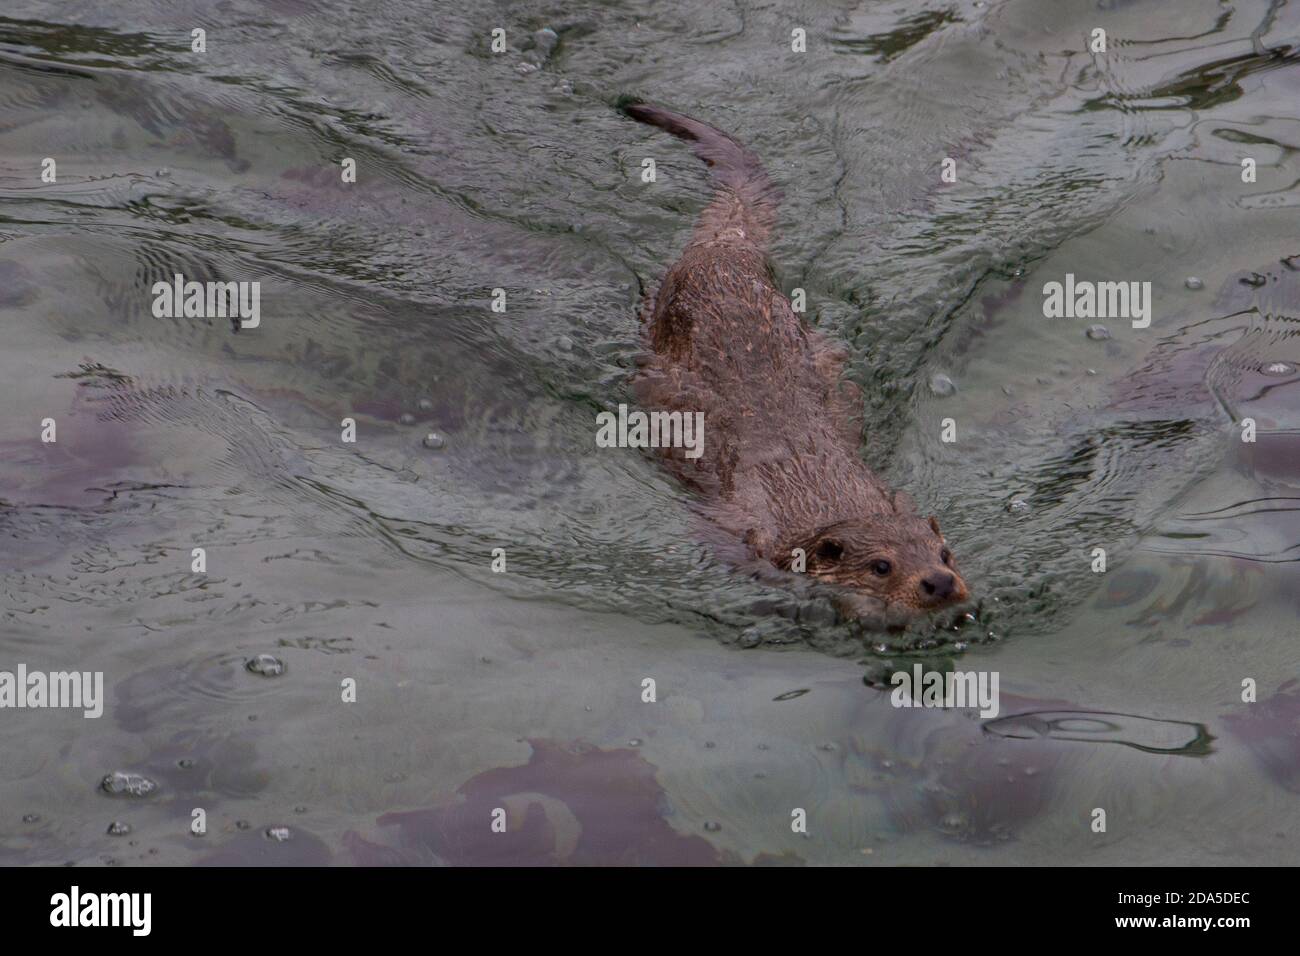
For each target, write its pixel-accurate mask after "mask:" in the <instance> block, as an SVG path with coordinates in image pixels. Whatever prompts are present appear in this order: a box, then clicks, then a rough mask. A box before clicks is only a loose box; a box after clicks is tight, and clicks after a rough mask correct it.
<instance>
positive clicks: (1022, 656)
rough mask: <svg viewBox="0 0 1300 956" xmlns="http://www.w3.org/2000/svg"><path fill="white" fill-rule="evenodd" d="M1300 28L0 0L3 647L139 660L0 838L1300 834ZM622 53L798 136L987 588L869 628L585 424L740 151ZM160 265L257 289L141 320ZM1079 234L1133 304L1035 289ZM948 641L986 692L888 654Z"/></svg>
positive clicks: (1077, 858) (1051, 858) (810, 272)
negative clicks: (1051, 299)
mask: <svg viewBox="0 0 1300 956" xmlns="http://www.w3.org/2000/svg"><path fill="white" fill-rule="evenodd" d="M497 27H500V28H504V29H505V31H506V39H507V49H506V50H505V52H502V53H495V54H494V53H492V52H491V49H490V43H491V32H492V30H493V29H494V28H497ZM1099 27H1100V28H1103V29H1105V30H1106V32H1107V37H1108V50H1107V52H1106V53H1104V54H1101V53H1091V52H1089V49H1088V46H1089V42H1090V37H1091V35H1092V31H1093V30H1094V29H1096V28H1099ZM194 28H202V29H204V30H205V31H206V41H207V49H206V52H204V53H201V54H200V53H195V52H193V51H192V50H191V39H190V31H191V30H192V29H194ZM795 28H802V29H803V30H805V31H806V34H807V37H808V49H807V52H805V53H801V54H800V53H794V52H792V51H791V49H790V38H791V31H792V30H793V29H795ZM543 29H549V30H552V31H554V34H555V38H552V37H551V36H550V35H549V34H538V32H537V31H540V30H543ZM1298 44H1300V12H1297V8H1296V7H1295V6H1294V5H1290V6H1288V5H1286V4H1284V3H1280V2H1274V3H1268V2H1253V3H1252V2H1244V0H1242V2H1232V3H1221V2H1218V0H1181V2H1177V3H1174V2H1154V0H1130V2H1118V0H1117V2H1099V3H1092V2H1068V0H1055V2H1048V0H1008V2H995V0H989V2H987V3H976V2H973V0H972V2H960V3H943V2H916V3H901V2H898V3H850V2H838V3H832V2H826V0H815V2H811V3H801V4H788V3H750V2H748V0H740V2H738V3H734V4H699V3H681V2H676V0H672V2H654V3H650V2H642V3H628V2H623V0H617V2H612V3H604V2H602V3H594V2H586V3H583V2H578V3H565V4H559V3H539V2H526V3H510V4H506V3H481V4H475V5H472V9H470V10H468V11H467V10H466V9H465V7H464V5H461V4H450V3H447V4H443V3H433V4H430V3H416V2H410V0H406V2H384V3H347V2H322V3H315V2H308V0H268V2H265V3H255V2H252V0H232V2H226V3H221V4H204V3H197V2H189V3H187V2H179V3H171V2H168V3H162V2H144V3H136V4H131V5H129V8H128V6H127V5H109V4H103V3H88V2H77V0H70V2H60V3H50V2H33V0H13V2H11V3H10V4H8V5H7V6H6V10H5V13H4V16H3V17H0V200H2V205H0V320H2V322H3V325H2V326H0V328H2V329H3V332H0V336H2V338H0V342H2V343H3V348H2V349H0V382H3V386H2V388H3V394H4V398H5V408H6V414H5V415H4V416H2V417H0V542H3V543H2V544H0V573H2V574H3V579H2V588H0V595H2V597H3V600H2V601H0V670H13V669H14V668H15V667H17V665H18V664H20V663H21V664H25V665H26V666H27V667H28V668H30V669H41V670H49V671H53V670H65V669H66V670H77V671H102V672H103V673H104V681H105V691H106V698H107V699H106V703H105V709H104V715H103V717H101V718H99V719H97V720H87V719H83V718H82V716H81V715H80V713H79V712H71V711H56V710H44V711H20V710H0V862H3V863H8V864H20V863H63V862H69V861H72V862H76V863H78V864H90V865H94V864H137V863H172V864H175V863H213V862H218V863H270V864H275V863H321V864H351V863H439V862H441V863H451V864H461V863H551V862H570V863H728V862H744V863H749V862H759V863H799V862H805V863H811V864H840V865H844V864H847V865H873V864H896V863H921V864H929V863H937V862H951V863H959V864H978V863H987V864H994V865H1014V864H1043V863H1064V864H1120V863H1159V864H1183V863H1189V864H1209V863H1247V864H1249V863H1290V864H1294V863H1297V862H1300V849H1297V844H1296V839H1295V836H1294V834H1295V833H1296V832H1297V830H1300V826H1298V824H1300V810H1298V809H1297V801H1296V799H1295V797H1296V794H1297V792H1300V681H1297V678H1298V677H1300V667H1298V665H1300V643H1298V638H1297V631H1296V611H1297V598H1296V594H1297V589H1296V586H1295V583H1296V571H1295V562H1296V558H1297V553H1298V552H1300V375H1298V374H1297V373H1296V371H1295V366H1296V365H1298V364H1300V343H1298V341H1297V337H1296V330H1297V327H1298V326H1297V317H1298V316H1300V273H1297V271H1296V270H1297V268H1298V267H1300V258H1297V257H1300V237H1298V236H1297V234H1296V229H1295V223H1296V207H1297V205H1300V191H1298V190H1297V183H1300V159H1298V155H1297V149H1298V148H1300V123H1298V121H1297V119H1296V117H1295V104H1296V102H1297V95H1298V94H1300V72H1298V71H1297V68H1296V67H1297V56H1298V55H1297V52H1296V51H1297V45H1298ZM627 93H634V94H639V95H641V96H644V97H645V98H647V99H649V100H651V101H654V102H660V103H663V104H664V105H667V106H670V107H672V108H675V109H679V110H682V111H684V112H687V113H691V114H693V115H697V116H699V117H701V118H702V119H704V120H706V121H708V122H711V123H714V124H716V125H718V126H719V127H721V128H724V129H726V130H728V131H730V132H732V133H734V134H735V135H736V136H737V137H738V138H739V139H741V140H743V141H745V142H747V143H749V144H750V145H752V146H753V148H754V149H755V151H756V152H757V153H759V155H760V156H761V157H762V158H763V160H764V162H765V163H766V165H767V168H768V170H769V171H770V173H771V175H772V178H773V179H774V180H775V181H776V182H777V183H778V184H779V185H780V187H781V189H782V191H783V192H784V195H785V200H784V204H783V206H782V211H781V221H780V225H779V227H778V230H777V234H776V240H775V243H774V247H773V249H772V261H773V266H774V269H775V273H776V276H777V279H778V281H779V283H780V284H781V285H782V287H783V288H785V289H787V290H791V289H793V288H795V287H800V288H803V289H805V290H806V292H807V297H808V313H809V317H810V320H811V321H812V322H813V324H815V325H816V326H817V327H818V328H820V329H821V330H822V331H823V332H825V333H826V334H827V335H829V336H830V337H832V338H834V339H836V340H838V341H842V342H844V343H845V344H847V345H848V346H849V348H850V352H851V356H852V358H851V362H850V366H851V375H852V377H853V378H854V379H855V380H857V381H858V382H859V383H860V384H861V385H862V386H863V391H864V397H865V405H866V407H865V419H866V423H867V425H866V430H865V431H866V434H865V442H864V455H865V456H866V458H867V460H868V461H870V462H871V463H872V465H873V466H875V467H876V468H878V469H879V470H880V471H881V472H882V473H883V474H885V475H886V476H887V477H888V478H889V480H890V481H891V482H892V483H894V484H896V485H899V486H902V487H905V488H907V489H908V490H909V491H910V492H911V493H912V494H913V496H914V497H915V498H916V499H917V501H918V502H919V503H920V504H921V505H922V507H923V508H926V509H928V510H931V511H934V512H936V513H937V514H938V515H939V516H940V519H941V521H942V523H943V526H944V530H945V533H946V534H947V537H948V539H949V541H950V542H951V544H952V545H953V548H954V550H955V551H956V553H957V554H958V556H959V558H960V560H961V566H962V569H963V571H964V573H965V574H966V576H967V579H968V581H969V582H970V584H971V585H972V588H973V589H974V591H975V593H976V596H977V597H978V598H979V599H980V602H981V603H980V607H979V609H978V613H977V615H976V620H974V621H971V622H967V623H966V624H965V625H964V626H961V627H959V628H958V629H956V630H950V629H931V630H926V629H920V630H918V631H914V632H911V633H909V634H906V635H873V634H863V633H861V632H860V631H859V630H858V629H856V628H854V627H852V626H849V625H848V624H846V623H845V622H843V621H839V620H837V619H836V617H835V615H834V613H833V611H832V610H831V608H830V606H829V604H828V603H827V602H826V600H825V598H824V597H816V596H810V595H807V594H802V593H796V592H793V591H789V590H785V589H781V588H777V587H773V586H769V585H764V584H760V583H758V582H755V581H752V580H749V579H747V578H746V577H745V576H743V575H741V574H737V573H736V572H735V571H734V570H732V569H730V568H729V567H728V566H727V565H726V564H725V563H723V562H721V561H720V560H718V559H717V558H716V556H714V555H713V554H712V553H711V552H710V550H709V549H708V547H707V546H706V545H705V544H704V543H703V538H702V537H701V535H700V534H699V529H698V527H697V526H696V523H695V519H694V518H693V516H692V511H691V508H690V499H689V496H688V495H687V494H686V493H685V492H684V491H683V490H682V489H681V488H680V487H679V486H677V485H676V484H675V483H674V482H673V481H672V480H671V478H670V477H669V476H667V475H666V474H665V473H664V472H663V471H662V470H661V469H660V468H659V467H658V466H657V464H656V463H655V462H654V461H653V460H652V459H651V458H649V457H648V456H645V455H643V454H641V453H640V452H637V451H635V450H615V449H598V448H596V447H595V443H594V432H595V424H594V416H595V414H596V413H597V412H598V411H601V410H603V409H608V408H614V407H616V406H617V405H618V404H619V403H620V402H626V401H630V399H631V390H630V388H629V379H630V376H631V374H632V372H633V370H634V368H635V365H636V360H637V356H638V353H639V352H640V350H641V348H642V345H641V343H640V340H639V330H638V322H637V311H638V308H639V305H640V301H641V297H642V294H643V291H644V290H646V289H650V288H653V286H654V284H655V283H656V282H657V281H658V278H659V276H660V275H662V273H663V271H664V269H665V268H666V267H667V266H668V265H669V264H670V263H671V262H672V261H673V259H674V258H675V256H676V255H677V253H678V252H679V251H680V250H681V248H682V246H683V244H684V243H685V241H686V239H687V237H688V235H689V233H690V229H691V226H692V224H693V221H694V217H695V216H696V214H697V213H698V211H699V210H700V209H701V208H702V206H703V205H704V204H705V202H707V200H708V197H709V195H710V186H709V183H708V180H707V176H706V172H705V170H704V168H703V167H702V166H701V165H700V164H699V162H698V161H697V160H696V159H695V158H694V157H693V156H692V155H691V154H690V152H689V150H688V149H686V148H685V147H684V146H683V145H682V144H681V143H679V142H677V141H674V140H672V139H671V138H670V137H667V136H665V135H663V134H662V133H659V132H657V131H655V130H653V129H649V128H647V127H644V126H640V125H638V124H636V123H633V122H631V121H629V120H627V119H625V118H624V117H622V116H621V115H620V114H619V113H618V112H617V111H616V110H615V109H614V108H613V104H614V102H615V101H616V99H617V98H618V97H619V96H620V95H623V94H627ZM47 157H48V158H53V159H54V160H55V161H56V163H57V179H56V180H55V181H54V182H43V181H42V179H41V170H42V162H43V160H44V159H46V158H47ZM645 157H653V158H654V159H655V160H656V164H657V170H658V176H657V181H656V182H655V183H654V184H646V183H643V182H642V181H641V177H640V173H641V163H642V159H643V158H645ZM344 158H352V159H354V160H355V161H356V168H357V181H356V182H355V183H343V182H342V181H341V177H340V173H339V169H340V165H339V164H340V162H341V160H342V159H344ZM945 158H952V159H955V160H956V170H957V176H956V182H951V183H948V182H944V181H942V179H941V170H942V163H943V160H944V159H945ZM1244 158H1250V159H1253V160H1254V161H1255V163H1256V177H1255V181H1253V182H1243V181H1242V165H1241V163H1242V160H1243V159H1244ZM178 272H179V273H183V274H184V275H185V276H186V277H187V278H189V279H197V280H199V281H207V280H214V281H215V280H221V281H227V280H228V281H254V280H256V281H259V282H260V283H261V323H260V325H259V326H258V327H257V328H255V329H242V330H240V331H238V332H235V331H233V329H232V326H231V323H230V322H229V321H228V320H224V319H204V318H177V319H172V318H157V317H155V315H154V314H153V311H152V304H153V298H154V297H153V294H152V292H151V289H152V287H153V285H154V283H155V282H158V281H159V280H170V279H171V277H172V276H173V275H174V274H175V273H178ZM1067 273H1068V274H1072V275H1074V276H1076V277H1078V278H1079V279H1084V280H1091V281H1140V282H1150V283H1151V290H1152V293H1151V294H1152V321H1151V324H1150V326H1149V327H1148V328H1134V327H1132V324H1131V323H1130V322H1129V321H1128V320H1127V319H1123V318H1119V319H1106V320H1088V319H1065V318H1046V317H1045V316H1044V312H1043V299H1044V296H1043V288H1044V285H1045V284H1046V283H1049V282H1063V281H1064V280H1065V276H1066V274H1067ZM1191 277H1195V278H1196V279H1199V280H1200V281H1199V282H1189V281H1188V280H1189V278H1191ZM498 288H499V289H504V290H506V298H507V307H506V310H505V311H504V312H496V311H493V310H492V308H491V303H492V293H493V290H494V289H498ZM1095 322H1100V323H1101V324H1104V325H1105V326H1106V329H1107V331H1108V333H1109V337H1107V338H1092V337H1089V336H1088V335H1086V334H1085V330H1086V329H1087V327H1088V326H1089V325H1090V324H1094V323H1095ZM936 376H947V377H949V378H950V379H951V380H952V381H953V382H954V383H955V385H956V389H955V391H953V392H952V393H951V394H941V393H943V392H946V391H948V390H947V389H943V388H938V389H936V388H933V387H932V386H931V383H932V381H934V380H935V377H936ZM46 418H53V419H55V420H56V422H57V441H56V442H55V443H53V444H49V443H42V442H41V440H40V435H41V431H42V424H41V423H42V420H44V419H46ZM345 418H352V419H353V420H354V421H355V422H356V429H357V440H356V442H355V443H346V442H343V441H341V440H340V432H341V425H340V422H341V421H342V420H343V419H345ZM1245 418H1250V419H1252V420H1253V421H1254V422H1255V423H1256V428H1257V435H1256V441H1254V442H1251V443H1247V442H1243V441H1241V438H1240V436H1241V427H1240V425H1239V423H1240V422H1241V421H1242V420H1243V419H1245ZM946 419H951V421H952V423H953V425H954V426H955V429H956V438H957V440H956V441H955V442H952V443H945V442H943V441H941V440H940V436H941V433H942V430H943V428H944V422H945V420H946ZM430 432H435V433H437V434H438V435H439V436H441V438H442V440H443V442H444V444H443V446H442V447H440V448H430V447H427V446H426V444H425V442H424V441H423V439H424V438H425V436H426V435H427V434H428V433H430ZM435 444H436V443H435ZM195 547H202V548H204V549H205V550H206V558H207V567H206V571H205V572H203V573H196V572H194V571H193V570H192V565H191V560H192V558H191V553H192V549H193V548H195ZM1098 547H1101V548H1104V549H1105V550H1106V554H1107V570H1106V571H1105V573H1094V571H1093V570H1092V564H1093V561H1094V554H1093V550H1094V548H1098ZM495 548H501V549H504V552H505V556H506V570H505V572H504V573H494V572H493V571H492V569H491V561H492V552H493V549H495ZM260 654H270V655H274V656H275V657H276V658H277V659H278V660H279V661H280V662H282V663H283V664H284V670H283V673H280V674H279V675H278V676H266V675H263V674H258V673H255V672H254V671H251V670H249V669H248V668H247V667H246V666H245V663H246V661H248V660H250V659H253V658H256V657H257V655H260ZM916 661H925V662H927V663H928V664H929V665H930V666H937V667H940V668H947V667H956V668H958V669H961V670H966V671H971V670H974V671H982V672H997V673H998V675H999V677H1000V688H1001V712H1000V714H999V717H998V719H996V720H982V719H981V718H980V717H979V716H978V714H977V713H976V712H975V711H973V710H969V709H965V710H962V709H957V710H939V709H912V708H907V709H904V708H895V707H893V706H891V703H890V698H889V696H888V695H887V694H886V693H884V692H882V691H881V690H879V689H877V688H876V687H872V686H868V684H867V683H866V682H865V681H864V677H865V678H870V679H877V678H879V677H880V675H882V674H887V673H889V672H891V671H893V670H894V669H895V668H899V667H909V668H910V666H911V665H912V663H914V662H916ZM647 679H651V680H653V681H654V686H655V691H656V700H655V701H654V702H653V703H651V702H646V701H644V700H643V687H644V683H643V682H644V681H646V680H647ZM1246 679H1251V680H1253V681H1255V682H1257V685H1258V700H1257V701H1256V702H1255V703H1243V701H1242V682H1243V681H1244V680H1246ZM349 680H350V681H355V687H356V700H355V702H351V703H345V702H344V701H343V700H342V699H341V696H342V690H341V688H342V686H343V683H344V682H345V681H349ZM798 691H805V692H804V693H795V692H798ZM1099 715H1100V716H1099ZM114 771H128V772H133V773H139V774H143V775H145V776H146V777H148V778H149V779H151V780H152V781H154V782H155V783H156V784H157V785H158V786H157V789H156V790H155V791H154V792H152V793H151V794H149V795H148V796H144V797H129V796H116V797H115V796H110V795H109V794H107V793H105V792H103V790H102V789H101V788H100V781H101V780H102V779H103V778H104V776H105V775H107V774H111V773H113V772H114ZM195 808H201V809H203V810H204V811H205V813H206V817H207V833H206V834H205V835H203V836H201V837H199V836H194V835H192V834H191V833H190V829H189V828H190V823H191V819H192V814H193V811H194V809H195ZM497 808H502V809H504V810H505V811H506V817H507V819H508V821H509V827H508V830H507V833H505V834H495V833H493V832H492V831H491V829H490V823H491V815H492V812H493V810H495V809H497ZM1097 808H1102V809H1104V810H1105V811H1106V815H1107V828H1106V832H1104V833H1097V832H1093V830H1092V828H1091V827H1090V823H1091V821H1092V819H1093V811H1094V810H1095V809H1097ZM796 809H802V810H804V811H805V812H806V815H807V833H797V832H793V831H792V828H791V820H792V811H794V810H796ZM114 822H117V823H122V824H127V825H129V827H130V828H131V832H129V833H125V834H120V835H110V834H109V833H108V832H107V831H108V829H109V827H110V824H112V823H114ZM279 826H283V827H287V828H288V834H289V835H288V838H287V839H274V838H272V837H270V836H268V835H267V833H268V828H273V827H279ZM280 835H281V836H283V834H280Z"/></svg>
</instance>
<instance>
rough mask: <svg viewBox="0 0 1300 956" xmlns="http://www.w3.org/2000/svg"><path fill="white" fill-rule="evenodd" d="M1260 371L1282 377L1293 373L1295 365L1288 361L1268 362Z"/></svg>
mask: <svg viewBox="0 0 1300 956" xmlns="http://www.w3.org/2000/svg"><path fill="white" fill-rule="evenodd" d="M1260 371H1262V372H1263V373H1264V374H1265V375H1274V376H1277V377H1278V378H1283V377H1285V376H1287V375H1294V374H1295V366H1294V365H1292V364H1291V363H1290V362H1269V363H1268V364H1267V365H1265V366H1264V367H1263V368H1262V369H1261V370H1260Z"/></svg>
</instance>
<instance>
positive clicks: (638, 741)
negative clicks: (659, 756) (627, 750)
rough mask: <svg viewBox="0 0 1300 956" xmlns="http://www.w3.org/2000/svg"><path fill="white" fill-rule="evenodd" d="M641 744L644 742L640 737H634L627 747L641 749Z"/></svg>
mask: <svg viewBox="0 0 1300 956" xmlns="http://www.w3.org/2000/svg"><path fill="white" fill-rule="evenodd" d="M641 743H642V741H641V739H640V738H639V737H633V738H632V739H631V740H629V741H628V742H627V745H628V746H629V747H640V746H641Z"/></svg>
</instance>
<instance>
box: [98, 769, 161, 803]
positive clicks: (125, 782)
mask: <svg viewBox="0 0 1300 956" xmlns="http://www.w3.org/2000/svg"><path fill="white" fill-rule="evenodd" d="M99 788H100V789H101V790H103V791H104V792H105V793H110V794H112V795H113V796H115V797H118V796H125V797H147V796H149V794H151V793H153V792H154V791H155V790H157V789H158V784H156V783H154V782H153V781H152V780H150V779H149V778H148V777H146V776H144V775H143V774H139V773H128V772H126V771H125V770H114V771H113V772H112V773H110V774H106V775H105V776H104V779H103V780H101V781H100V782H99Z"/></svg>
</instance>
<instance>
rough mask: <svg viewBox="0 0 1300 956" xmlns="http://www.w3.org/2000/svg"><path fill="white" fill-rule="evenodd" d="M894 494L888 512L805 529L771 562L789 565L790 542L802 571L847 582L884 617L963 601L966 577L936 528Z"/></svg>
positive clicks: (908, 614) (791, 560) (866, 606)
mask: <svg viewBox="0 0 1300 956" xmlns="http://www.w3.org/2000/svg"><path fill="white" fill-rule="evenodd" d="M906 501H908V499H906V498H905V496H903V495H901V494H900V495H898V496H895V508H894V510H893V511H890V512H882V513H871V514H865V515H863V516H862V517H860V518H847V519H844V520H841V521H836V522H834V523H832V524H827V525H823V526H821V527H818V528H813V529H809V530H807V531H806V532H803V533H801V534H797V535H795V536H793V537H792V539H791V542H792V543H791V544H790V546H789V547H786V548H782V549H781V550H780V551H778V552H777V555H776V556H777V564H778V566H779V567H782V568H784V569H785V570H787V571H788V570H791V567H792V565H793V563H794V558H793V552H794V549H795V548H801V549H803V553H804V555H805V559H804V560H805V573H807V574H808V575H810V576H812V577H815V578H818V579H820V580H823V581H827V582H830V583H832V584H838V585H840V586H841V587H844V588H848V589H849V590H851V591H853V592H855V594H856V595H857V596H858V597H860V598H861V599H864V600H862V601H861V602H860V606H861V607H862V608H863V609H864V610H867V611H869V612H870V613H872V614H879V613H881V612H883V615H884V616H885V617H886V618H889V619H894V620H898V619H905V618H908V617H912V616H914V615H916V614H918V613H922V612H925V611H930V610H933V609H935V608H941V607H944V606H946V605H950V604H957V603H960V602H962V601H965V600H966V598H967V597H968V596H969V591H968V590H967V588H966V582H965V581H964V580H962V576H961V573H960V572H959V571H958V570H957V566H956V562H955V560H954V559H953V556H952V552H951V551H950V550H949V549H948V545H947V543H946V542H945V541H944V538H943V532H941V531H940V530H939V521H938V519H937V518H935V517H933V516H931V517H929V518H923V517H921V516H920V515H919V514H917V513H916V512H915V511H913V510H912V509H911V508H910V507H907V506H906V504H904V503H903V502H906Z"/></svg>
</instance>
